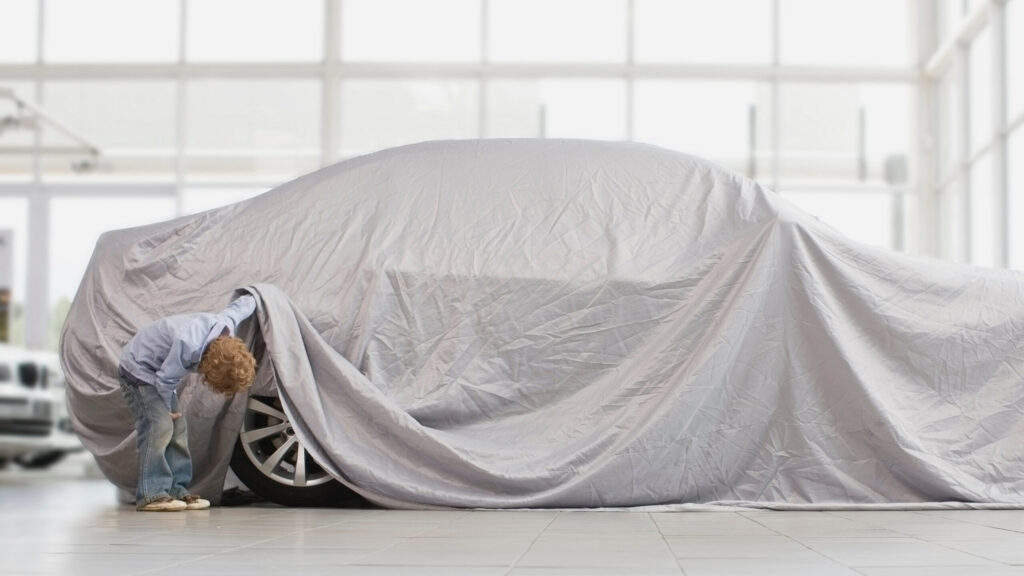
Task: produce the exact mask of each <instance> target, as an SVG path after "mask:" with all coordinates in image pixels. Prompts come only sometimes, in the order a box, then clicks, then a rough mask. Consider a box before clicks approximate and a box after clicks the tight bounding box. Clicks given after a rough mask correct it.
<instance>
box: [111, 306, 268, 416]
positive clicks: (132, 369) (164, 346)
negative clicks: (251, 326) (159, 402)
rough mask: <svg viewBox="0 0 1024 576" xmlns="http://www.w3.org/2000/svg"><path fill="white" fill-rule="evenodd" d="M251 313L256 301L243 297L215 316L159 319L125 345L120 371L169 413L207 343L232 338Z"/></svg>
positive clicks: (177, 316) (187, 315)
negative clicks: (151, 388) (142, 386)
mask: <svg viewBox="0 0 1024 576" xmlns="http://www.w3.org/2000/svg"><path fill="white" fill-rule="evenodd" d="M255 310H256V299H255V298H254V297H253V296H252V295H250V294H245V295H243V296H241V297H239V298H237V299H236V300H234V301H233V302H232V303H231V305H230V306H228V307H227V308H225V309H224V310H223V311H222V312H220V313H219V314H209V313H205V312H200V313H195V314H179V315H176V316H167V317H166V318H161V319H160V320H157V321H156V322H154V323H152V324H149V325H148V326H144V327H143V328H142V329H140V330H139V331H138V333H136V334H135V336H134V337H132V339H131V340H129V341H128V344H126V345H125V347H124V350H123V351H122V352H121V367H122V368H123V369H124V370H125V371H126V372H128V374H129V375H131V376H132V377H133V378H134V379H135V380H138V381H139V382H140V383H142V384H149V385H151V386H154V387H155V388H156V391H157V393H158V394H160V397H161V398H162V399H163V400H164V402H165V403H166V404H167V409H168V410H170V408H171V398H172V397H173V396H174V393H175V391H176V390H177V388H178V384H179V383H180V382H181V379H182V378H184V377H185V375H186V374H188V373H189V372H191V371H193V370H195V369H196V367H197V366H199V360H200V359H202V357H203V351H205V350H206V347H207V346H209V344H210V342H213V339H214V338H216V337H218V336H220V335H222V334H228V335H230V336H234V335H235V332H236V330H237V329H238V325H239V324H241V323H242V321H243V320H245V319H246V318H248V317H249V316H252V313H253V312H254V311H255Z"/></svg>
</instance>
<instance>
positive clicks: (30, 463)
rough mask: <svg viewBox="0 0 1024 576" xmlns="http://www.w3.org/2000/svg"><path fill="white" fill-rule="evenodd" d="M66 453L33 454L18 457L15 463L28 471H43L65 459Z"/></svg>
mask: <svg viewBox="0 0 1024 576" xmlns="http://www.w3.org/2000/svg"><path fill="white" fill-rule="evenodd" d="M66 454H67V453H66V452H61V451H59V450H58V451H53V452H33V453H31V454H22V455H20V456H16V457H15V458H14V461H15V462H17V463H18V464H19V465H21V467H22V468H25V469H27V470H41V469H43V468H49V467H50V466H53V465H54V464H56V463H57V462H59V461H60V460H62V459H63V458H64V456H65V455H66Z"/></svg>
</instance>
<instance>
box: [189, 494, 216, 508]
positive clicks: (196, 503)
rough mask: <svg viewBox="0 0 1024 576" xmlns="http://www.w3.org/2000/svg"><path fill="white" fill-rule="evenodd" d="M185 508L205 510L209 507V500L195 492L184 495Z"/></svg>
mask: <svg viewBox="0 0 1024 576" xmlns="http://www.w3.org/2000/svg"><path fill="white" fill-rule="evenodd" d="M184 500H185V510H206V509H207V508H209V507H210V501H209V500H205V499H203V498H200V497H199V496H197V495H195V494H189V495H187V496H185V498H184Z"/></svg>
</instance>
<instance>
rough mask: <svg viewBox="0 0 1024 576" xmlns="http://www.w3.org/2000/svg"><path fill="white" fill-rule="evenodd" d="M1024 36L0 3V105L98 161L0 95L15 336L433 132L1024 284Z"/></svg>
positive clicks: (685, 11)
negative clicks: (661, 159) (246, 207)
mask: <svg viewBox="0 0 1024 576" xmlns="http://www.w3.org/2000/svg"><path fill="white" fill-rule="evenodd" d="M1022 19H1024V0H715V1H714V2H710V1H708V2H705V1H694V0H201V1H200V0H146V1H145V2H140V1H138V0H2V2H0V88H5V87H6V88H9V89H11V90H13V93H14V94H16V95H17V97H19V98H21V99H23V100H24V101H28V102H32V103H34V104H38V105H39V106H41V107H42V108H43V109H44V110H45V111H46V112H47V113H48V114H50V115H51V116H52V117H53V118H55V119H58V120H59V121H60V122H61V123H63V124H64V125H66V126H67V127H69V128H73V130H74V133H76V134H79V135H81V136H82V137H84V138H87V139H88V140H89V141H90V142H93V143H95V144H96V145H97V146H98V147H99V148H100V149H101V154H100V156H99V157H98V160H97V161H96V162H95V163H91V165H90V164H89V163H87V162H85V163H84V162H83V161H88V160H90V158H89V157H87V156H83V155H82V154H81V153H74V152H73V153H45V154H44V153H35V151H37V150H40V149H46V150H49V149H58V150H59V149H60V148H67V147H69V146H71V145H74V144H75V143H76V142H75V141H74V140H73V139H69V138H68V136H67V135H66V134H64V133H62V132H60V131H59V130H57V129H55V128H53V127H51V126H49V125H47V124H45V123H37V124H38V126H37V127H36V128H35V129H32V126H30V125H27V123H26V125H22V126H19V125H17V122H16V120H17V118H18V117H19V110H18V108H17V106H16V105H15V104H14V103H13V101H11V100H9V99H8V100H4V99H0V230H5V229H6V230H12V231H13V238H14V240H13V246H14V258H13V261H14V268H15V270H14V286H13V299H14V313H15V314H14V316H15V318H14V325H13V326H12V330H11V333H12V337H13V340H14V341H15V342H18V343H25V344H27V345H30V346H32V347H40V348H46V347H53V346H55V345H56V338H57V334H58V331H59V326H60V323H61V322H62V320H63V314H64V312H63V311H64V310H65V309H66V306H67V302H68V300H69V299H70V298H72V297H73V295H74V291H75V289H76V287H77V283H78V279H79V277H80V276H81V274H82V271H83V270H84V268H85V265H86V262H87V260H88V258H89V255H90V253H91V250H92V245H93V242H94V241H95V239H96V237H97V236H98V235H99V234H100V233H101V232H102V231H103V230H107V229H111V228H120V227H126V226H135V225H141V224H145V223H148V222H154V221H158V220H164V219H167V218H172V217H174V216H177V215H182V214H188V213H194V212H197V211H201V210H205V209H209V208H212V207H215V206H218V205H222V204H225V203H229V202H233V201H237V200H240V199H243V198H246V197H249V196H251V195H254V194H258V193H260V192H263V191H265V190H268V189H270V188H271V187H273V186H275V185H277V184H280V183H282V182H284V181H287V180H289V179H291V178H293V177H295V176H298V175H301V174H303V173H305V172H308V171H311V170H314V169H316V168H317V167H319V166H323V165H326V164H330V163H333V162H336V161H338V160H342V159H345V158H350V157H353V156H357V155H359V154H364V153H367V152H372V151H374V150H379V149H382V148H386V147H390V146H396V145H401V144H405V143H410V142H416V141H420V140H427V139H441V138H477V137H549V138H555V137H579V138H596V139H610V140H623V139H625V140H636V141H643V142H650V143H653V144H656V145H660V146H665V147H669V148H674V149H678V150H682V151H685V152H690V153H693V154H697V155H700V156H705V157H708V158H710V159H712V160H714V161H716V162H718V163H720V164H723V165H724V166H726V167H728V168H730V169H732V170H735V171H737V172H740V173H743V174H745V175H747V176H750V177H753V178H755V179H757V180H759V181H761V182H762V183H764V184H766V185H768V186H770V187H771V188H773V189H775V190H776V191H778V192H780V193H781V194H783V195H784V196H785V197H787V198H789V199H790V200H792V201H794V202H796V203H797V204H799V205H801V206H802V207H804V208H805V209H807V210H809V211H810V212H812V213H814V214H816V215H818V216H819V217H820V218H822V219H823V220H825V221H826V222H829V223H830V224H832V225H833V226H835V227H837V228H838V229H840V230H841V231H843V232H846V233H847V234H849V235H851V236H852V237H854V238H856V239H859V240H863V241H865V242H869V243H872V244H876V245H880V246H884V247H887V248H893V249H897V250H905V251H908V252H911V253H920V254H927V255H935V256H940V257H944V258H948V259H952V260H958V261H968V262H974V263H978V264H982V265H989V266H1014V267H1021V266H1022V265H1024V231H1021V230H1018V228H1020V223H1024V199H1021V195H1022V194H1024V191H1022V190H1021V180H1022V178H1024V176H1022V175H1021V174H1020V169H1017V170H1016V171H1015V170H1014V165H1015V164H1016V165H1020V164H1021V163H1022V162H1024V152H1022V149H1024V137H1022V136H1021V129H1020V126H1021V124H1022V120H1024V87H1022V82H1024V80H1022V72H1021V71H1022V70H1024V53H1022V52H1024V40H1022V37H1024V21H1022ZM21 112H22V113H23V112H24V111H21ZM4 119H8V120H9V121H8V122H6V123H4ZM83 168H85V169H83ZM1012 191H1016V193H1011V192H1012Z"/></svg>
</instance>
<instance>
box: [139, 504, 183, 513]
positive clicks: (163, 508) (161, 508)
mask: <svg viewBox="0 0 1024 576" xmlns="http://www.w3.org/2000/svg"><path fill="white" fill-rule="evenodd" d="M182 504H185V503H184V502H182ZM186 508H188V505H187V504H186V505H185V506H143V507H142V508H139V512H181V511H182V510H185V509H186Z"/></svg>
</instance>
